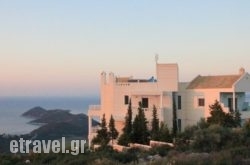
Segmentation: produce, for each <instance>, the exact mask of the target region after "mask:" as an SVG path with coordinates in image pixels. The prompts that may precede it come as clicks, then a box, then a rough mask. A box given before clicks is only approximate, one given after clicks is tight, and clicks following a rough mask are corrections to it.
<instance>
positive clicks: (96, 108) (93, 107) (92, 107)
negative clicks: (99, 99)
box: [89, 105, 101, 111]
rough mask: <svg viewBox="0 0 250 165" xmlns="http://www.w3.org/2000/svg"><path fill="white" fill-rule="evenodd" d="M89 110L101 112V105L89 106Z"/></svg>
mask: <svg viewBox="0 0 250 165" xmlns="http://www.w3.org/2000/svg"><path fill="white" fill-rule="evenodd" d="M89 110H96V111H98V110H101V105H89Z"/></svg>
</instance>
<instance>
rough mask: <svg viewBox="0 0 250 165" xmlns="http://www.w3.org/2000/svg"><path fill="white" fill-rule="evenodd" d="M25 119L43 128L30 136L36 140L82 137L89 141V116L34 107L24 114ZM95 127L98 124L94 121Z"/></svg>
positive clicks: (34, 131)
mask: <svg viewBox="0 0 250 165" xmlns="http://www.w3.org/2000/svg"><path fill="white" fill-rule="evenodd" d="M22 116H23V117H27V118H33V119H34V120H32V121H30V122H29V123H30V124H38V125H41V127H39V128H37V129H35V130H33V131H32V132H31V133H30V135H31V136H33V138H35V139H50V140H53V139H59V138H61V137H82V138H84V139H87V135H88V116H87V115H85V114H72V113H70V110H62V109H53V110H46V109H44V108H42V107H34V108H32V109H30V110H28V111H27V112H25V113H23V114H22ZM93 122H94V124H95V125H97V124H98V122H96V121H93Z"/></svg>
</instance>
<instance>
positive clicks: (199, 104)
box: [198, 98, 205, 107]
mask: <svg viewBox="0 0 250 165" xmlns="http://www.w3.org/2000/svg"><path fill="white" fill-rule="evenodd" d="M198 106H199V107H204V106H205V99H204V98H198Z"/></svg>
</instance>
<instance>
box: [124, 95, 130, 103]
mask: <svg viewBox="0 0 250 165" xmlns="http://www.w3.org/2000/svg"><path fill="white" fill-rule="evenodd" d="M128 103H129V97H128V95H125V96H124V104H125V105H127V104H128Z"/></svg>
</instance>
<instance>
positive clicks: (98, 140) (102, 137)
mask: <svg viewBox="0 0 250 165" xmlns="http://www.w3.org/2000/svg"><path fill="white" fill-rule="evenodd" d="M108 142H109V135H108V129H107V123H106V118H105V114H103V116H102V121H101V124H100V129H99V130H98V131H97V135H96V137H94V138H93V140H92V143H93V144H99V145H101V147H105V146H107V144H108Z"/></svg>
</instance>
